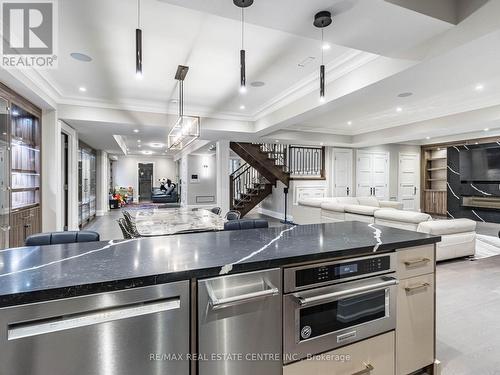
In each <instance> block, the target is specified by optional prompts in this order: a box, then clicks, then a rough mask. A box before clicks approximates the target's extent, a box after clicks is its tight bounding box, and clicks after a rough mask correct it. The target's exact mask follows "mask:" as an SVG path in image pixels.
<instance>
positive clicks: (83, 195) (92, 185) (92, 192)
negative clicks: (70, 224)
mask: <svg viewBox="0 0 500 375" xmlns="http://www.w3.org/2000/svg"><path fill="white" fill-rule="evenodd" d="M78 214H79V216H78V219H79V225H80V228H82V227H84V226H85V225H86V224H87V223H88V222H89V221H91V220H92V219H94V218H95V215H96V151H95V150H94V149H92V148H90V147H89V146H87V145H86V144H85V143H83V142H80V145H79V152H78Z"/></svg>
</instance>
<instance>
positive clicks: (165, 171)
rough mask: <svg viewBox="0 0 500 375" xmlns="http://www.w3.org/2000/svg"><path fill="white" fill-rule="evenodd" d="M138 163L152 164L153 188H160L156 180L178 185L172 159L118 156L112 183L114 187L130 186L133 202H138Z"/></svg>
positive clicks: (114, 165)
mask: <svg viewBox="0 0 500 375" xmlns="http://www.w3.org/2000/svg"><path fill="white" fill-rule="evenodd" d="M139 163H153V164H154V168H153V182H154V186H160V184H159V182H158V179H160V178H170V179H171V180H172V181H173V182H175V183H178V180H177V169H176V165H175V162H174V160H173V159H171V158H167V157H164V156H137V155H134V156H119V157H118V160H116V161H115V162H114V164H113V181H114V183H115V186H126V187H128V186H132V187H133V188H134V201H138V194H139V185H138V166H137V164H139Z"/></svg>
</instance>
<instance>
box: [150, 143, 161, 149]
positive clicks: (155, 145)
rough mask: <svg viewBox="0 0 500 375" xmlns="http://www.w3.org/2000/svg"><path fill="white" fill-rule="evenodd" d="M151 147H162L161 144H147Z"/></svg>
mask: <svg viewBox="0 0 500 375" xmlns="http://www.w3.org/2000/svg"><path fill="white" fill-rule="evenodd" d="M149 145H150V146H151V147H154V148H160V147H163V143H150V144H149Z"/></svg>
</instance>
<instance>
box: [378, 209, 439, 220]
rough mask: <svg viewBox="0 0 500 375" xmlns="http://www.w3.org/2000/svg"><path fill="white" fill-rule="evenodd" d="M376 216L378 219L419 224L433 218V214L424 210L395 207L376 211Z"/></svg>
mask: <svg viewBox="0 0 500 375" xmlns="http://www.w3.org/2000/svg"><path fill="white" fill-rule="evenodd" d="M375 217H376V218H377V219H383V220H387V221H400V222H403V223H414V224H419V223H422V222H424V221H428V220H432V218H431V215H428V214H424V213H422V212H415V211H401V210H394V209H385V208H381V209H378V210H377V211H376V212H375Z"/></svg>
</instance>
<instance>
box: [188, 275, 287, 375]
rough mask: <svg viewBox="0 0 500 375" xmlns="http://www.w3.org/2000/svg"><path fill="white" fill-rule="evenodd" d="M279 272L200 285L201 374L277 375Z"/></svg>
mask: <svg viewBox="0 0 500 375" xmlns="http://www.w3.org/2000/svg"><path fill="white" fill-rule="evenodd" d="M281 305H282V304H281V271H280V269H272V270H266V271H259V272H248V273H243V274H237V275H230V276H223V277H218V278H212V279H207V280H201V281H199V282H198V350H199V357H200V360H199V361H198V366H199V367H198V369H199V371H198V373H199V375H236V374H237V375H255V374H258V375H276V374H281V371H282V362H281V346H282V344H281V332H282V324H281V322H282V316H281V311H282V310H281Z"/></svg>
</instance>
